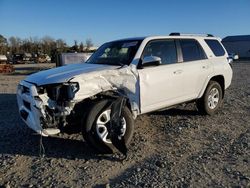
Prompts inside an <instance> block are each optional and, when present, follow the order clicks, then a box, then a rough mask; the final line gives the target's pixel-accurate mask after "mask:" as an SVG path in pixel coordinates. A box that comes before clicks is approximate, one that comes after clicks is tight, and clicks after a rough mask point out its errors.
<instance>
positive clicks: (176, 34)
mask: <svg viewBox="0 0 250 188" xmlns="http://www.w3.org/2000/svg"><path fill="white" fill-rule="evenodd" d="M169 36H205V37H214V36H213V35H212V34H184V33H170V34H169Z"/></svg>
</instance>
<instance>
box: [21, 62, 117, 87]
mask: <svg viewBox="0 0 250 188" xmlns="http://www.w3.org/2000/svg"><path fill="white" fill-rule="evenodd" d="M116 68H118V66H111V65H100V64H87V63H79V64H72V65H66V66H62V67H57V68H53V69H49V70H45V71H40V72H37V73H35V74H32V75H30V76H28V77H26V78H25V80H26V81H28V82H31V83H34V84H36V85H38V86H41V85H46V84H54V83H63V82H68V81H69V80H70V79H72V78H74V77H75V76H77V75H80V74H84V73H91V72H96V71H102V70H113V69H116Z"/></svg>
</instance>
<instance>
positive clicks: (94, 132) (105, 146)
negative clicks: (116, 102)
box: [82, 100, 134, 153]
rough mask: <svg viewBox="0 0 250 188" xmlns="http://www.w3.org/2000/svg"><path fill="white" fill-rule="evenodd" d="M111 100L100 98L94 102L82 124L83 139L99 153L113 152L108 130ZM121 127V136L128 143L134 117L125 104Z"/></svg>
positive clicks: (132, 130) (131, 133)
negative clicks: (100, 99)
mask: <svg viewBox="0 0 250 188" xmlns="http://www.w3.org/2000/svg"><path fill="white" fill-rule="evenodd" d="M111 103H112V100H102V101H99V102H97V103H95V104H94V105H93V106H92V107H91V109H90V111H89V114H88V116H87V118H86V121H85V123H83V124H82V134H83V137H84V139H85V141H86V142H87V143H88V144H89V145H91V146H93V147H94V148H95V149H96V150H98V151H99V152H101V153H111V152H113V149H114V147H113V145H112V143H111V140H110V134H109V132H108V130H109V127H110V113H111V108H110V105H111ZM121 113H122V129H121V133H122V135H121V136H124V139H125V143H126V144H128V143H129V142H130V141H131V139H132V136H133V132H134V119H133V117H132V114H131V112H130V110H129V109H128V108H127V107H126V106H125V107H123V109H122V112H121Z"/></svg>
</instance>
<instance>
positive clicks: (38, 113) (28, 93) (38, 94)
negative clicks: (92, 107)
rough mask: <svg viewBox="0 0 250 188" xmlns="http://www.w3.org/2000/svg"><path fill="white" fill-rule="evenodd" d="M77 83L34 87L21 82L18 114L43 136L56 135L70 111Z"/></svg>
mask: <svg viewBox="0 0 250 188" xmlns="http://www.w3.org/2000/svg"><path fill="white" fill-rule="evenodd" d="M78 89H79V86H78V84H77V83H64V84H51V85H45V86H39V87H38V86H36V85H35V84H32V83H29V82H26V81H21V82H20V84H19V85H18V89H17V102H18V106H19V112H20V114H21V117H22V119H23V120H24V122H25V123H26V124H27V125H28V126H29V127H30V128H32V129H33V130H34V131H36V132H37V133H39V134H42V135H43V136H48V135H52V134H57V133H59V132H60V128H61V126H63V125H64V124H66V116H68V115H69V114H70V112H71V111H72V109H73V107H74V104H75V101H74V95H75V92H77V90H78Z"/></svg>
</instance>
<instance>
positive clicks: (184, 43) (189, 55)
mask: <svg viewBox="0 0 250 188" xmlns="http://www.w3.org/2000/svg"><path fill="white" fill-rule="evenodd" d="M180 44H181V50H182V55H183V61H184V62H186V61H196V60H202V59H206V58H207V56H206V55H205V52H204V50H203V49H202V48H201V46H200V44H199V43H198V42H197V41H196V40H194V39H182V40H180Z"/></svg>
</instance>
